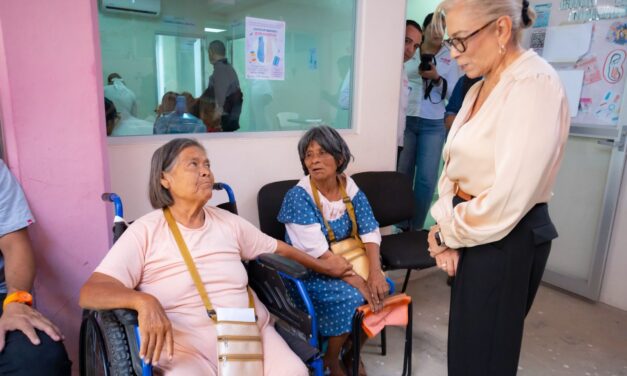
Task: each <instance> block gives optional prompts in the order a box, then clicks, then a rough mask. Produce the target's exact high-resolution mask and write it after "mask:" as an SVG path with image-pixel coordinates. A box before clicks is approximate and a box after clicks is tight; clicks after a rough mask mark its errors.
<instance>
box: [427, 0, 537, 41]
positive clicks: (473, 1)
mask: <svg viewBox="0 0 627 376" xmlns="http://www.w3.org/2000/svg"><path fill="white" fill-rule="evenodd" d="M457 5H463V6H464V7H465V10H467V15H468V17H469V18H475V19H478V20H484V21H485V22H487V21H490V20H496V19H497V18H499V17H501V16H509V17H510V18H511V19H512V35H513V37H514V42H520V36H521V32H522V30H523V29H526V28H528V27H531V26H532V25H533V23H534V21H535V19H536V13H535V12H534V10H533V9H532V8H530V7H529V1H528V0H443V1H442V2H441V3H440V4H439V5H438V7H437V8H436V10H435V12H434V13H435V15H440V17H435V16H434V18H433V20H434V22H433V23H434V28H435V31H436V32H439V33H442V35H444V22H443V21H444V18H443V17H442V15H444V14H446V12H447V11H448V10H450V9H451V8H452V7H454V6H457Z"/></svg>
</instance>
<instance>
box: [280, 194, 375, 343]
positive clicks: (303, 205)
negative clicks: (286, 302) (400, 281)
mask: <svg viewBox="0 0 627 376" xmlns="http://www.w3.org/2000/svg"><path fill="white" fill-rule="evenodd" d="M352 201H353V206H354V207H355V217H356V219H357V227H358V233H359V234H360V235H363V234H367V233H369V232H372V231H374V230H376V229H378V228H379V223H378V222H377V221H376V219H375V218H374V214H373V213H372V208H371V207H370V204H369V203H368V200H367V199H366V195H364V193H363V192H362V191H358V192H357V193H356V194H355V196H354V197H353V198H352ZM278 220H279V222H281V223H284V224H288V223H294V224H299V225H311V224H316V223H317V224H319V225H320V231H322V233H323V234H324V236H325V237H326V238H327V242H328V240H329V238H328V234H327V229H326V227H325V226H324V222H323V220H322V214H321V213H320V210H318V208H317V207H316V204H315V202H314V201H313V197H311V195H310V194H309V193H308V192H307V191H306V190H305V189H304V188H303V187H301V186H298V185H297V186H295V187H293V188H292V189H290V190H289V191H288V192H287V194H286V195H285V198H284V199H283V205H282V206H281V210H280V212H279V215H278ZM329 226H331V228H332V229H333V232H334V233H335V236H336V238H337V239H340V240H341V239H345V238H347V237H349V236H350V233H351V228H352V224H351V220H350V218H349V216H348V212H344V214H343V215H341V216H340V217H339V218H337V219H335V220H330V221H329ZM286 242H287V243H289V244H292V243H291V241H290V239H289V236H288V235H287V234H286ZM303 283H304V285H305V288H306V289H307V292H308V294H309V297H310V299H311V301H312V303H313V306H314V310H315V312H316V316H317V318H318V330H319V331H320V334H321V335H322V336H325V337H327V336H338V335H341V334H344V333H348V332H350V331H351V321H352V318H353V314H354V313H355V309H356V308H357V307H359V306H360V305H363V304H365V300H364V298H363V296H362V295H361V293H360V292H359V291H358V290H357V289H356V288H354V287H353V286H351V285H349V284H348V283H346V282H344V281H342V280H341V279H338V278H333V277H329V276H326V275H322V274H319V273H316V272H312V271H310V273H309V276H308V277H307V278H305V279H303ZM295 302H296V303H297V304H299V302H298V299H295ZM300 304H302V302H300Z"/></svg>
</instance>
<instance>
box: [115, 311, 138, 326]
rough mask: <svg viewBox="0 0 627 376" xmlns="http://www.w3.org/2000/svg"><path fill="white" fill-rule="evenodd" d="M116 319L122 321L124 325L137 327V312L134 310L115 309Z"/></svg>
mask: <svg viewBox="0 0 627 376" xmlns="http://www.w3.org/2000/svg"><path fill="white" fill-rule="evenodd" d="M113 313H114V314H115V317H117V318H118V320H120V323H121V324H122V325H137V311H135V310H133V309H124V308H118V309H114V310H113Z"/></svg>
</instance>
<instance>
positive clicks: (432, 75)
mask: <svg viewBox="0 0 627 376" xmlns="http://www.w3.org/2000/svg"><path fill="white" fill-rule="evenodd" d="M429 64H431V69H429V70H418V74H420V76H422V78H425V79H427V80H432V81H437V80H439V79H440V75H439V74H438V71H437V70H435V65H433V63H429Z"/></svg>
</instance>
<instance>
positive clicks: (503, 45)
mask: <svg viewBox="0 0 627 376" xmlns="http://www.w3.org/2000/svg"><path fill="white" fill-rule="evenodd" d="M441 13H446V27H447V32H448V35H449V36H450V39H448V40H447V41H446V42H445V43H446V44H447V45H448V46H450V47H451V56H452V57H453V58H455V59H456V60H457V63H458V64H459V66H460V67H462V69H463V70H464V72H465V73H466V75H467V76H468V77H469V78H475V77H479V76H483V80H482V81H481V82H480V83H478V84H476V85H474V86H473V87H472V88H471V89H470V91H469V92H468V94H467V95H466V98H465V99H464V103H463V105H462V108H461V110H460V111H459V113H458V115H457V117H456V119H455V121H454V122H453V126H452V128H451V130H450V132H449V135H448V140H447V143H446V145H445V147H444V151H443V157H444V163H445V165H444V170H443V172H442V175H441V177H440V181H439V184H438V190H439V199H438V200H437V202H436V203H435V204H434V205H433V207H432V208H431V214H432V215H433V218H434V219H435V220H436V222H437V224H436V225H435V226H433V227H432V228H431V230H430V231H429V236H428V241H429V249H430V252H431V255H432V256H433V257H435V259H436V262H437V265H438V266H439V267H440V268H442V270H444V271H446V272H447V273H448V274H449V275H450V276H455V278H454V280H453V284H452V289H451V306H450V307H451V308H450V315H449V335H448V372H449V375H453V376H455V375H482V376H485V375H499V376H507V375H515V374H516V371H517V369H518V367H517V364H518V359H519V355H520V347H521V342H522V335H523V325H524V319H525V316H526V314H527V313H528V312H529V309H530V307H531V304H532V303H533V300H534V297H535V294H536V292H537V289H538V285H539V283H540V279H541V277H542V273H543V272H544V267H545V265H546V261H547V258H548V255H549V251H550V248H551V241H552V239H554V238H556V237H557V232H556V230H555V227H554V226H553V224H552V222H551V219H550V217H549V214H548V206H547V202H548V201H549V199H550V198H551V195H552V193H551V189H552V187H553V185H554V183H555V177H556V175H557V172H558V169H559V166H560V163H561V160H562V156H563V152H564V147H565V144H566V140H567V137H568V129H569V126H570V115H569V112H568V104H567V100H566V96H565V93H564V89H563V87H562V84H561V81H560V78H559V76H558V75H557V74H556V72H555V70H554V69H553V68H552V67H551V66H550V65H549V64H548V63H547V62H546V61H545V60H543V59H542V58H541V57H540V56H538V55H537V54H536V53H535V52H534V51H532V50H525V49H523V48H522V47H521V46H520V38H521V31H522V29H524V28H526V27H530V26H531V25H532V24H533V21H534V19H535V13H534V12H533V10H531V9H529V3H528V2H527V0H524V1H520V0H445V1H443V2H442V3H441V4H440V5H439V6H438V9H437V14H441ZM435 19H436V27H437V28H438V29H439V30H440V32H443V25H442V23H441V22H438V21H437V20H438V17H437V16H436V18H435Z"/></svg>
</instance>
